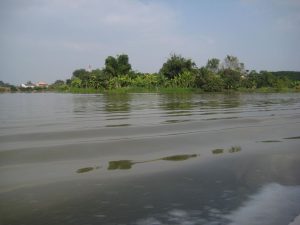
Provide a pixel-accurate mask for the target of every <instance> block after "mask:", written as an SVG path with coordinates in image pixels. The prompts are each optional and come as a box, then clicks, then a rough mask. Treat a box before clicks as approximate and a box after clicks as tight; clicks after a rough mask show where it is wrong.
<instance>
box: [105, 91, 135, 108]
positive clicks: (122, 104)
mask: <svg viewBox="0 0 300 225" xmlns="http://www.w3.org/2000/svg"><path fill="white" fill-rule="evenodd" d="M103 100H104V103H105V106H104V110H105V111H106V112H123V113H124V112H130V109H131V108H130V101H131V95H130V94H126V93H124V94H105V95H103Z"/></svg>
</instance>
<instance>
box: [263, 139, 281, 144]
mask: <svg viewBox="0 0 300 225" xmlns="http://www.w3.org/2000/svg"><path fill="white" fill-rule="evenodd" d="M261 142H262V143H276V142H281V141H279V140H265V141H261Z"/></svg>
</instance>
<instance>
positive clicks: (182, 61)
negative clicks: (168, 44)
mask: <svg viewBox="0 0 300 225" xmlns="http://www.w3.org/2000/svg"><path fill="white" fill-rule="evenodd" d="M195 68H196V64H195V63H194V62H193V61H192V60H191V59H186V58H184V57H182V56H181V55H176V54H172V55H171V57H170V58H169V59H168V60H167V62H165V63H164V64H163V66H162V68H161V69H160V71H159V73H161V74H162V75H164V76H165V77H167V78H168V79H173V78H174V77H176V76H178V75H179V74H182V73H183V72H194V70H195Z"/></svg>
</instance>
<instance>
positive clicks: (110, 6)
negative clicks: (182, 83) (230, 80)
mask: <svg viewBox="0 0 300 225" xmlns="http://www.w3.org/2000/svg"><path fill="white" fill-rule="evenodd" d="M172 53H176V54H181V55H182V56H184V57H186V58H191V59H192V60H193V61H195V62H196V64H197V65H198V66H199V67H200V66H204V65H205V64H206V62H207V60H208V59H210V58H219V59H221V60H223V59H224V58H225V57H226V55H234V56H237V57H238V58H239V60H240V62H243V63H245V66H246V69H249V70H252V69H254V70H257V71H260V70H270V71H279V70H292V71H300V0H222V1H221V0H1V1H0V80H3V81H4V82H8V83H11V84H20V83H25V82H27V81H29V80H30V81H33V82H38V81H46V82H48V83H52V82H54V81H55V80H58V79H63V80H65V79H68V78H70V77H71V76H72V72H73V71H74V70H75V69H79V68H86V69H87V68H88V66H89V65H91V66H92V68H93V69H96V68H103V66H104V61H105V58H106V57H107V56H110V55H111V56H116V55H118V54H128V56H129V60H130V63H131V65H132V68H133V69H134V70H136V71H140V72H149V73H152V72H158V70H159V69H160V68H161V66H162V64H163V63H164V62H165V61H166V60H167V59H168V57H169V56H170V54H172Z"/></svg>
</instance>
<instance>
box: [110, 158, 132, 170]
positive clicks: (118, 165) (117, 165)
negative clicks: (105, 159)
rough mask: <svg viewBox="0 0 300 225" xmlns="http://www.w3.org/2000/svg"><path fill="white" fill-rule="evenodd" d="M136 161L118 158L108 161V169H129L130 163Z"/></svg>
mask: <svg viewBox="0 0 300 225" xmlns="http://www.w3.org/2000/svg"><path fill="white" fill-rule="evenodd" d="M136 163H138V162H132V161H131V160H118V161H110V162H109V165H108V168H107V169H108V170H117V169H119V170H128V169H131V167H132V165H134V164H136Z"/></svg>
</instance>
